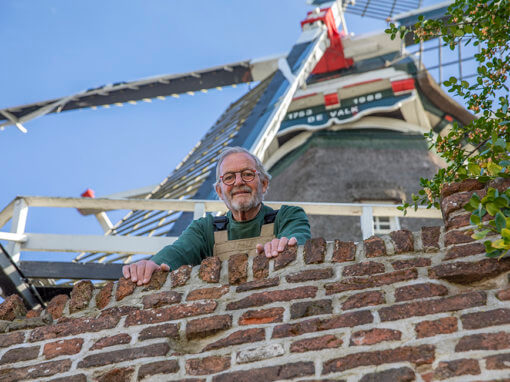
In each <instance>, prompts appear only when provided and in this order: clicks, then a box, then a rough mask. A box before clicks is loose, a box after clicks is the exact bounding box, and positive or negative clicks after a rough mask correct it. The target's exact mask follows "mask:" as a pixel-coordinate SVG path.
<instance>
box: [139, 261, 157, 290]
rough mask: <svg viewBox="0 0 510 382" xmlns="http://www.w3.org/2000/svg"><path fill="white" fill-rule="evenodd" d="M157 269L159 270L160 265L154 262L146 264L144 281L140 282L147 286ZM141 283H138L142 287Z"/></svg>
mask: <svg viewBox="0 0 510 382" xmlns="http://www.w3.org/2000/svg"><path fill="white" fill-rule="evenodd" d="M156 269H158V265H157V264H156V263H154V262H152V261H148V262H147V263H145V270H144V272H143V279H140V281H142V282H143V284H147V283H148V282H149V281H150V279H151V276H152V274H153V273H154V271H155V270H156ZM140 281H138V285H140Z"/></svg>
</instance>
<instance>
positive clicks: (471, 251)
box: [444, 243, 485, 260]
mask: <svg viewBox="0 0 510 382" xmlns="http://www.w3.org/2000/svg"><path fill="white" fill-rule="evenodd" d="M480 253H485V247H484V245H483V244H482V243H471V244H464V245H456V246H454V247H450V248H448V249H447V250H446V256H445V257H444V259H445V260H453V259H458V258H459V257H468V256H473V255H478V254H480Z"/></svg>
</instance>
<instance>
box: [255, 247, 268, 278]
mask: <svg viewBox="0 0 510 382" xmlns="http://www.w3.org/2000/svg"><path fill="white" fill-rule="evenodd" d="M252 269H253V278H254V279H257V280H258V279H263V278H265V277H267V276H268V275H269V258H267V257H266V255H265V254H264V253H261V254H259V255H257V256H255V257H254V258H253V265H252Z"/></svg>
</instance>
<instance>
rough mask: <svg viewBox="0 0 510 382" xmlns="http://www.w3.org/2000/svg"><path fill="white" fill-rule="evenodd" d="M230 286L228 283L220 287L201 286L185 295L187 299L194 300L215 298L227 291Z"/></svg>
mask: <svg viewBox="0 0 510 382" xmlns="http://www.w3.org/2000/svg"><path fill="white" fill-rule="evenodd" d="M229 290H230V287H229V286H228V285H223V286H220V287H211V288H202V289H194V290H192V291H190V292H189V293H188V296H187V297H186V300H187V301H195V300H215V299H218V298H220V297H221V296H223V295H224V294H226V293H228V291H229Z"/></svg>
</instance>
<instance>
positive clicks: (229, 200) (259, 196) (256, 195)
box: [222, 184, 264, 212]
mask: <svg viewBox="0 0 510 382" xmlns="http://www.w3.org/2000/svg"><path fill="white" fill-rule="evenodd" d="M237 191H249V192H250V193H252V194H251V198H250V199H249V200H244V201H240V200H235V199H234V197H233V195H232V194H233V193H234V192H237ZM222 199H223V201H224V202H225V204H226V205H227V207H228V209H230V210H232V211H236V212H246V211H250V210H251V209H253V208H255V207H257V206H258V205H260V204H261V203H262V200H263V199H264V195H263V193H262V184H259V187H258V189H257V191H256V192H253V190H252V189H251V188H249V187H248V186H241V187H238V188H236V189H232V191H230V194H229V195H228V196H225V197H224V198H222Z"/></svg>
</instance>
